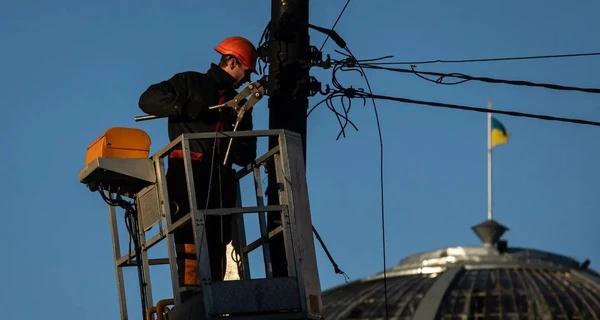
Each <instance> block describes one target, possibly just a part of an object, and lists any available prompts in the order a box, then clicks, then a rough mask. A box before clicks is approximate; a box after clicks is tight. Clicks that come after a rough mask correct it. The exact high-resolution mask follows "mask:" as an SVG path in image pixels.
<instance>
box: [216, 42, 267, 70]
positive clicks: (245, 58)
mask: <svg viewBox="0 0 600 320" xmlns="http://www.w3.org/2000/svg"><path fill="white" fill-rule="evenodd" d="M215 50H216V51H217V52H218V53H220V54H222V55H231V56H233V57H235V58H236V59H238V61H239V62H240V63H241V64H243V65H244V66H246V68H249V69H250V70H251V71H252V72H254V73H257V72H256V59H257V58H258V52H257V50H256V47H254V45H253V44H252V42H250V41H249V40H248V39H246V38H244V37H239V36H234V37H229V38H226V39H225V40H223V41H221V43H219V45H218V46H216V47H215Z"/></svg>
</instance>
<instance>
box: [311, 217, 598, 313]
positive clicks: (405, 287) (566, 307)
mask: <svg viewBox="0 0 600 320" xmlns="http://www.w3.org/2000/svg"><path fill="white" fill-rule="evenodd" d="M473 229H474V230H475V232H476V233H477V234H478V236H479V237H480V239H482V241H483V242H484V246H482V247H449V248H445V249H438V250H433V251H429V252H425V253H420V254H416V255H412V256H410V257H407V258H406V259H404V260H402V261H401V262H400V263H399V264H398V265H396V266H394V267H392V268H390V269H389V270H387V272H386V273H387V297H388V304H387V310H388V316H389V317H388V319H419V320H420V319H440V320H441V319H529V320H533V319H582V320H592V319H600V274H598V273H597V272H595V271H593V270H591V269H588V265H589V261H587V260H586V261H585V262H584V263H579V262H578V261H576V260H574V259H572V258H569V257H565V256H562V255H558V254H554V253H550V252H545V251H541V250H534V249H525V248H512V247H510V248H509V247H507V246H506V242H504V241H499V239H500V237H501V236H502V234H503V233H504V232H505V231H506V230H507V228H505V227H504V226H502V225H500V224H498V223H497V222H495V221H494V220H489V221H486V222H484V223H482V224H480V225H478V226H475V227H473ZM323 308H324V315H325V319H327V320H339V319H386V314H385V298H384V279H383V273H380V274H376V275H374V276H371V277H368V278H365V279H360V280H357V281H354V282H351V283H348V284H345V285H342V286H339V287H336V288H333V289H330V290H327V291H325V292H323Z"/></svg>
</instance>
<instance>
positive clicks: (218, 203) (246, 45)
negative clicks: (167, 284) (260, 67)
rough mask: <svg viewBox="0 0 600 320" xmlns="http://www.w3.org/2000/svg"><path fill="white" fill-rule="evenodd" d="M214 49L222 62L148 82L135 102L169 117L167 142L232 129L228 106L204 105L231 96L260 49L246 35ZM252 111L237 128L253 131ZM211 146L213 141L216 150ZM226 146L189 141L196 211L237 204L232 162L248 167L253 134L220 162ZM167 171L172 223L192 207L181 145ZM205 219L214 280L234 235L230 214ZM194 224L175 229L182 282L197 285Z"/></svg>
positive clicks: (235, 143)
mask: <svg viewBox="0 0 600 320" xmlns="http://www.w3.org/2000/svg"><path fill="white" fill-rule="evenodd" d="M215 50H216V51H217V52H218V53H220V54H221V59H220V62H219V63H218V64H215V63H211V65H210V68H209V69H208V71H207V72H206V73H200V72H195V71H187V72H181V73H177V74H175V75H174V76H173V77H171V78H170V79H169V80H166V81H162V82H160V83H156V84H153V85H151V86H150V87H148V89H147V90H146V91H145V92H144V93H143V94H142V95H141V96H140V99H139V107H140V109H141V110H142V111H144V112H146V113H148V114H151V115H156V116H166V117H168V135H169V139H170V140H171V141H173V140H174V139H175V138H177V137H179V136H180V135H181V134H184V133H200V132H215V131H232V130H233V125H234V124H235V121H236V117H237V114H236V113H235V111H234V110H233V109H232V108H218V109H209V108H208V107H210V106H214V105H218V104H221V103H224V102H226V101H229V100H231V99H232V98H233V97H234V96H235V95H236V94H237V92H236V90H235V89H238V88H239V87H240V86H241V85H242V84H244V83H245V82H248V81H250V80H251V79H250V78H251V74H252V73H256V59H257V56H258V54H257V50H256V48H255V47H254V45H253V44H252V43H251V42H250V41H249V40H247V39H245V38H243V37H238V36H234V37H229V38H226V39H224V40H223V41H222V42H221V43H220V44H219V45H217V46H216V47H215ZM251 110H252V109H250V111H248V112H246V113H245V115H244V118H243V120H242V122H241V123H240V125H239V127H238V129H237V130H238V131H243V130H252V127H253V125H252V112H251ZM213 145H215V146H216V147H215V148H214V149H213ZM227 145H228V140H227V139H216V140H215V139H203V140H190V151H191V158H192V168H193V174H194V185H195V189H196V202H197V206H198V208H199V209H200V210H202V209H205V208H206V207H208V208H209V209H213V208H232V207H236V200H237V186H238V185H237V178H236V176H235V170H234V169H233V168H232V166H231V163H233V164H236V165H239V166H246V165H247V164H249V163H250V162H252V161H254V160H255V158H256V137H253V138H246V137H244V138H236V139H234V141H233V144H232V147H231V151H230V155H229V160H228V163H229V165H223V162H224V158H225V153H226V150H227ZM213 152H214V154H213ZM211 169H212V176H211ZM166 176H167V179H166V180H167V189H168V196H169V202H170V209H171V216H172V222H175V221H177V220H178V219H180V218H181V217H183V216H185V215H186V214H188V213H189V212H190V205H189V198H188V192H187V184H186V178H185V169H184V164H183V152H182V150H181V148H180V147H179V148H178V149H176V150H173V151H172V152H171V153H170V154H169V160H168V168H167V174H166ZM209 185H210V186H211V187H210V190H208V188H209ZM206 218H207V220H206V224H205V231H204V232H205V235H206V239H207V246H208V251H209V258H210V262H211V266H210V267H211V277H212V280H213V281H215V280H217V281H218V280H222V279H223V278H224V276H225V266H226V246H227V244H228V243H229V242H230V241H231V240H232V222H233V219H232V217H231V216H229V215H227V216H207V217H206ZM192 225H194V223H188V224H187V225H186V226H185V227H184V228H182V229H181V228H180V229H178V230H177V231H176V232H175V233H174V238H175V244H176V252H177V269H178V277H179V285H180V287H193V286H198V285H200V280H199V278H200V277H199V276H198V275H197V274H196V271H197V269H196V268H197V257H196V248H195V246H194V237H193V231H192ZM198 236H199V237H200V236H201V233H199V234H198ZM192 295H193V293H190V291H183V292H182V293H181V298H182V301H186V300H188V299H189V298H190V297H191V296H192Z"/></svg>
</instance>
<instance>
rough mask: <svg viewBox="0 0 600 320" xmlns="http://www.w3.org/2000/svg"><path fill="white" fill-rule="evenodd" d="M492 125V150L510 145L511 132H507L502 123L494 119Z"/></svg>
mask: <svg viewBox="0 0 600 320" xmlns="http://www.w3.org/2000/svg"><path fill="white" fill-rule="evenodd" d="M491 121H492V123H491V124H492V125H491V131H492V132H491V135H490V139H491V140H492V148H493V147H495V146H497V145H500V144H505V143H508V138H509V137H510V132H507V131H506V128H504V125H503V124H502V122H500V121H498V119H496V118H494V117H492V120H491Z"/></svg>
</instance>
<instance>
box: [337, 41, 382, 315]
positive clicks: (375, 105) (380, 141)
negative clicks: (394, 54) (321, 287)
mask: <svg viewBox="0 0 600 320" xmlns="http://www.w3.org/2000/svg"><path fill="white" fill-rule="evenodd" d="M344 49H345V50H346V51H347V52H348V54H349V55H350V57H352V58H353V59H354V60H358V59H356V57H355V56H354V54H353V53H352V51H350V49H349V48H348V46H346V48H344ZM356 66H357V67H358V68H359V70H360V73H361V75H362V76H363V78H364V79H365V83H366V84H367V88H368V89H369V94H370V95H373V90H372V88H371V84H370V82H369V79H368V78H367V74H366V73H365V70H364V69H363V68H362V65H361V64H360V63H357V64H356ZM338 84H339V83H338ZM371 101H372V102H373V111H374V113H375V120H376V122H377V132H378V136H379V181H380V185H379V192H380V199H381V242H382V251H383V288H384V289H383V290H384V301H385V318H386V319H388V318H389V316H388V290H387V258H386V256H387V255H386V241H385V198H384V194H385V192H384V191H385V189H384V182H383V177H384V169H383V168H384V167H383V159H384V156H383V134H382V132H381V122H380V121H379V112H378V111H377V104H376V102H375V99H373V98H371Z"/></svg>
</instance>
